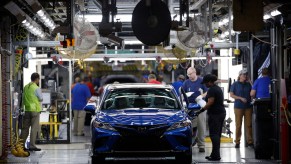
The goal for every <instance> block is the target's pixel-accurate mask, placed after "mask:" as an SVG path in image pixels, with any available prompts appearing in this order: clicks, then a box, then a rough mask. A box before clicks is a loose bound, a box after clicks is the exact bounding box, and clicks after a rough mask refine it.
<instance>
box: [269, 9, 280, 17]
mask: <svg viewBox="0 0 291 164" xmlns="http://www.w3.org/2000/svg"><path fill="white" fill-rule="evenodd" d="M280 14H281V12H280V11H278V10H274V11H272V12H271V16H273V17H274V16H277V15H280Z"/></svg>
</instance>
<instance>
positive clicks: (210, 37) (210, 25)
mask: <svg viewBox="0 0 291 164" xmlns="http://www.w3.org/2000/svg"><path fill="white" fill-rule="evenodd" d="M208 11H209V15H212V2H211V1H208ZM208 26H209V29H210V30H209V40H210V41H212V38H213V30H212V16H210V17H209V23H208Z"/></svg>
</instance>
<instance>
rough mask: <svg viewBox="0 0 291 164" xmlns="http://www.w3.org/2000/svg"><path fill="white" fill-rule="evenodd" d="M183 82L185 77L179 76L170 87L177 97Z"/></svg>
mask: <svg viewBox="0 0 291 164" xmlns="http://www.w3.org/2000/svg"><path fill="white" fill-rule="evenodd" d="M184 80H185V76H184V75H179V76H178V78H177V81H175V82H174V83H173V84H172V86H173V87H174V88H175V90H176V92H177V94H178V96H179V95H180V92H179V88H180V87H181V86H182V85H183V82H184Z"/></svg>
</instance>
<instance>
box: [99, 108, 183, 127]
mask: <svg viewBox="0 0 291 164" xmlns="http://www.w3.org/2000/svg"><path fill="white" fill-rule="evenodd" d="M185 119H186V114H185V112H184V111H182V110H172V109H171V110H167V109H163V110H158V109H138V110H108V111H106V112H99V113H98V114H97V120H98V121H101V122H107V123H110V124H122V125H158V124H172V123H174V122H178V121H182V120H185Z"/></svg>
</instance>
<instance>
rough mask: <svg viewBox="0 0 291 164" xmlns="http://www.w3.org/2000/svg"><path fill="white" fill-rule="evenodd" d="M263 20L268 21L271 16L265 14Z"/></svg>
mask: <svg viewBox="0 0 291 164" xmlns="http://www.w3.org/2000/svg"><path fill="white" fill-rule="evenodd" d="M263 18H264V20H267V19H270V18H271V15H269V14H266V15H264V17H263Z"/></svg>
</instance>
